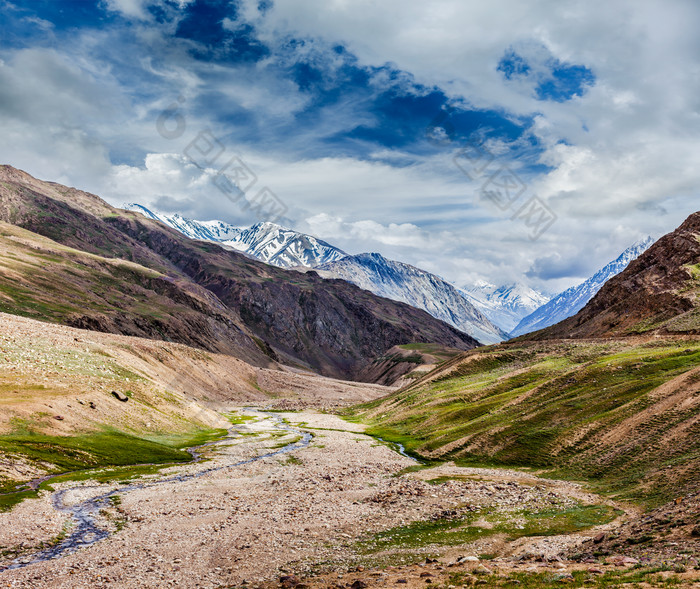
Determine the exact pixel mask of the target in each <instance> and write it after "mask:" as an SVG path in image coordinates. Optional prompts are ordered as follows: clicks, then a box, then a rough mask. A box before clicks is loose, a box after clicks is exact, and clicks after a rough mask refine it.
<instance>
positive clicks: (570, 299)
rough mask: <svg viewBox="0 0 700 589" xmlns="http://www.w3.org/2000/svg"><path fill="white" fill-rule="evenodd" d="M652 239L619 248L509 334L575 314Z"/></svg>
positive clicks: (514, 334)
mask: <svg viewBox="0 0 700 589" xmlns="http://www.w3.org/2000/svg"><path fill="white" fill-rule="evenodd" d="M654 242H655V240H654V239H653V238H652V237H646V238H644V239H642V240H640V241H638V242H636V243H634V244H633V245H631V246H630V247H628V248H627V249H626V250H625V251H624V252H622V254H620V256H619V257H618V258H617V259H615V260H613V261H612V262H610V263H609V264H607V265H606V266H605V267H604V268H601V269H600V270H598V272H596V273H595V274H594V275H593V276H591V278H589V279H588V280H586V281H585V282H582V283H581V284H579V285H577V286H572V287H571V288H569V289H567V290H565V291H564V292H562V293H561V294H559V295H557V296H556V297H554V298H553V299H552V300H551V301H549V302H548V303H547V304H545V305H543V306H542V307H540V308H539V309H537V310H535V311H534V312H533V313H532V314H531V315H528V316H527V317H525V318H523V320H522V321H521V322H520V323H519V324H518V325H517V326H516V327H515V328H514V329H513V331H512V332H511V335H512V336H513V337H515V336H519V335H524V334H526V333H530V332H533V331H537V330H540V329H544V328H545V327H549V326H550V325H554V324H555V323H559V322H560V321H563V320H564V319H567V318H569V317H571V316H573V315H575V314H576V313H578V312H579V311H580V310H581V309H583V307H585V306H586V304H587V303H588V301H590V300H591V299H592V298H593V297H594V296H595V295H596V294H598V291H599V290H600V289H601V288H603V285H604V284H605V283H606V282H607V281H608V280H610V279H611V278H612V277H613V276H617V275H618V274H619V273H620V272H622V271H623V270H624V269H625V268H627V266H629V264H630V262H632V261H633V260H636V259H637V258H638V257H639V256H641V255H642V254H643V253H644V252H645V251H647V250H648V249H649V248H650V247H651V246H652V245H653V244H654Z"/></svg>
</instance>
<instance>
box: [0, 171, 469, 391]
mask: <svg viewBox="0 0 700 589" xmlns="http://www.w3.org/2000/svg"><path fill="white" fill-rule="evenodd" d="M0 180H2V182H1V183H0V220H1V221H5V222H7V223H9V224H11V225H13V226H18V227H20V228H22V229H24V230H27V231H29V232H31V233H34V234H38V235H40V236H42V237H43V238H48V239H49V240H52V241H53V242H55V243H56V244H58V245H60V246H63V247H69V248H72V249H74V250H79V252H80V253H81V254H89V255H93V256H100V257H101V258H104V259H123V260H126V261H128V262H129V263H133V264H137V265H139V266H141V267H143V268H146V269H147V271H148V272H157V273H159V274H160V275H162V278H158V279H157V280H156V281H155V282H153V284H155V285H156V286H157V287H158V288H159V289H168V288H169V289H171V291H168V292H170V294H169V296H168V297H167V300H166V301H165V303H164V304H165V305H166V306H165V307H164V308H163V310H162V312H161V313H160V314H159V316H153V314H152V313H151V312H150V309H149V308H148V306H146V308H145V310H143V309H144V308H143V304H144V302H145V303H146V304H147V301H148V299H149V297H150V296H151V295H150V294H149V291H148V288H145V290H144V287H148V286H149V285H150V284H151V283H146V282H143V285H142V284H141V282H142V280H141V279H138V280H135V284H134V285H133V286H134V288H136V292H135V294H133V295H130V298H129V296H127V297H126V298H124V296H123V293H122V292H121V290H122V289H121V288H119V287H117V288H115V287H114V286H112V287H110V288H106V287H105V286H104V280H105V276H104V273H103V272H102V271H101V270H100V271H99V272H89V273H83V278H84V280H85V281H86V283H85V285H84V287H83V290H84V291H85V292H88V291H89V292H96V291H100V292H102V293H104V296H106V297H111V298H110V301H111V302H110V303H109V305H107V306H105V305H104V304H103V303H102V302H100V301H93V302H90V303H89V304H87V306H85V308H84V309H81V311H82V316H83V318H82V319H79V318H77V319H76V320H75V321H74V323H73V325H79V326H82V327H88V328H90V329H97V330H116V331H117V332H118V333H125V334H129V335H140V336H144V335H145V336H147V337H150V338H154V339H165V338H167V337H169V336H168V333H171V334H174V335H176V336H177V337H178V338H179V337H184V335H183V334H182V333H180V332H177V330H176V331H172V329H171V331H170V332H168V331H163V329H164V327H165V326H166V325H168V324H170V323H172V322H174V321H175V322H176V321H177V320H178V319H177V317H176V316H173V315H172V314H171V313H168V305H177V304H181V302H182V301H189V303H187V304H188V305H189V307H188V308H190V309H191V311H189V312H191V313H193V314H194V316H196V317H198V318H199V319H198V320H203V319H204V317H203V315H202V314H206V313H205V312H204V310H203V307H201V305H204V304H205V303H204V302H203V301H207V300H209V301H210V302H209V303H207V304H209V305H210V306H211V305H215V306H216V305H218V306H219V308H220V309H221V313H220V315H221V316H222V319H221V320H220V321H218V322H215V324H214V325H212V326H211V330H210V332H209V333H210V335H211V337H212V338H213V339H212V341H211V342H210V343H211V345H214V344H216V343H217V342H219V343H221V344H222V345H223V343H225V342H226V341H228V339H227V338H229V335H230V334H234V333H235V334H240V337H241V338H242V340H241V341H242V342H243V343H244V346H245V348H246V349H247V350H248V352H249V353H250V354H252V355H254V356H255V357H257V358H258V359H259V361H261V362H270V361H271V360H277V359H282V360H283V361H284V362H286V363H291V364H296V365H298V366H301V367H305V368H310V369H313V370H315V371H317V372H319V373H321V374H324V375H328V376H335V377H344V378H353V377H354V375H355V374H357V373H359V372H360V370H361V369H362V367H364V366H365V365H368V364H369V363H371V361H372V360H373V359H374V358H375V357H378V356H380V355H382V354H383V353H384V352H385V351H386V350H388V349H390V348H391V347H393V346H395V345H403V344H407V343H412V342H421V341H422V342H425V343H440V344H442V345H446V346H448V347H453V348H457V349H470V348H473V347H475V346H477V345H479V344H478V342H477V341H476V340H474V339H473V338H470V337H469V336H467V335H466V334H463V333H461V332H460V331H458V330H457V329H455V328H453V327H452V326H449V325H447V324H446V323H443V322H440V321H438V320H437V319H434V318H433V317H431V316H430V315H429V314H427V313H425V312H424V311H420V310H417V309H414V308H412V307H410V306H408V305H405V304H403V303H397V302H394V301H390V300H388V299H384V298H381V297H376V296H375V295H373V294H372V293H369V292H367V291H363V290H362V289H359V288H357V287H355V286H354V285H351V284H349V283H346V282H344V281H335V280H331V281H323V280H322V279H321V278H320V277H318V276H314V275H311V274H309V275H304V274H301V273H298V272H292V271H288V270H283V269H280V268H276V267H275V266H271V265H268V264H264V263H263V262H259V261H256V260H252V259H250V258H249V257H246V256H244V255H243V254H241V253H237V252H234V251H231V250H226V249H224V248H223V247H221V246H219V245H217V244H214V243H210V242H205V241H194V240H191V239H189V238H187V237H185V236H184V235H182V234H181V233H180V232H177V231H175V230H173V229H171V228H169V227H168V226H166V225H163V224H162V223H160V222H158V221H154V220H152V219H148V218H146V217H145V216H143V215H142V214H137V213H134V212H129V211H123V210H120V209H116V208H114V207H112V206H110V205H109V204H107V203H106V202H105V201H103V200H102V199H100V198H99V197H97V196H96V195H93V194H90V193H87V192H83V191H80V190H77V189H75V188H69V187H65V186H61V185H59V184H54V183H47V182H43V181H41V180H37V179H36V178H33V177H31V176H30V175H29V174H27V173H25V172H21V171H19V170H16V169H14V168H12V167H11V166H2V167H0ZM8 239H9V237H8ZM27 239H30V238H29V237H28V238H27ZM59 253H60V252H59ZM62 255H63V254H61V256H62ZM56 263H57V264H60V265H61V269H59V270H60V271H61V272H64V271H65V272H68V271H70V272H75V270H74V269H73V268H72V267H71V263H72V262H70V261H65V262H64V261H63V259H62V258H61V259H59V260H58V261H57V262H56ZM48 267H49V269H51V268H53V267H52V266H51V265H49V266H48ZM64 268H65V270H64ZM20 270H21V272H22V273H21V277H22V279H23V280H27V281H28V280H29V279H30V278H31V277H32V274H33V271H32V270H30V269H26V270H25V268H24V267H22V268H21V269H20ZM59 270H56V272H58V271H59ZM15 272H16V270H15ZM10 276H11V275H10V274H9V273H7V274H5V275H3V276H0V283H1V284H2V285H3V287H4V289H5V292H6V296H7V297H9V299H10V301H13V303H12V304H14V305H19V306H22V305H21V304H20V302H18V301H19V299H17V297H20V295H21V297H24V299H22V300H24V301H25V303H23V304H25V306H26V303H27V301H30V302H33V301H37V300H38V299H39V298H41V297H44V298H45V294H44V293H45V292H46V288H54V291H53V292H54V295H53V297H54V299H56V300H58V301H59V302H60V300H61V296H62V295H63V293H62V292H61V291H60V288H61V286H60V285H61V284H65V283H66V280H63V279H60V280H59V279H56V278H55V276H54V275H52V274H51V273H49V274H48V275H47V276H45V277H44V278H43V279H42V286H41V287H39V286H38V285H36V284H28V289H27V292H23V293H19V294H18V293H13V292H12V288H13V286H12V284H13V281H16V277H12V278H11V277H10ZM144 280H145V279H144ZM45 285H46V286H45ZM127 285H128V283H127ZM179 285H180V286H179ZM30 287H31V288H30ZM129 288H131V285H129ZM55 289H58V290H55ZM186 290H191V291H192V292H194V293H197V297H196V298H193V297H192V296H188V295H187V294H186V292H185V291H186ZM163 292H166V291H163ZM127 294H128V293H127ZM75 296H79V293H77V294H76V295H75ZM144 297H145V298H144ZM140 301H143V302H140ZM178 301H180V302H178ZM32 304H34V303H32ZM42 304H43V303H42ZM120 306H121V308H120ZM44 307H46V305H45V304H44ZM198 307H199V308H198ZM207 308H209V307H207ZM138 309H142V310H143V313H146V315H144V318H143V320H140V321H139V323H138V329H139V330H140V331H139V332H138V333H131V332H128V331H123V330H125V329H127V327H128V326H124V325H121V324H120V322H119V318H120V317H124V316H126V317H132V316H135V315H133V314H134V313H135V312H136V311H137V310H138ZM44 311H45V313H46V316H44V317H42V318H43V319H44V320H52V321H54V322H58V323H61V322H65V317H64V316H63V315H62V314H61V313H60V312H59V310H57V309H55V308H52V307H46V308H45V309H44ZM140 312H141V311H140ZM207 313H208V311H207ZM207 321H208V320H207ZM189 329H192V330H195V331H196V329H195V327H194V326H191V327H190V328H189ZM120 330H121V331H120ZM229 332H230V334H229ZM178 333H180V335H178ZM191 335H193V334H191ZM176 341H177V340H176ZM188 343H195V344H197V342H188ZM199 345H201V342H200V343H199ZM217 345H218V344H217Z"/></svg>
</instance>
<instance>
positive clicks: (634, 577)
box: [433, 567, 685, 589]
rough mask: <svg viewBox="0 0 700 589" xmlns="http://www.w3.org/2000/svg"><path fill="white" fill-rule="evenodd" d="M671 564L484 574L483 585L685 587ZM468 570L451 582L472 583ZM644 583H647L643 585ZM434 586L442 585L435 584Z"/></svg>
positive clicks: (512, 587) (458, 584) (543, 588)
mask: <svg viewBox="0 0 700 589" xmlns="http://www.w3.org/2000/svg"><path fill="white" fill-rule="evenodd" d="M667 571H669V568H668V567H654V568H638V569H632V570H621V571H606V572H605V573H604V574H602V575H592V574H590V573H589V572H587V571H574V572H573V573H572V574H571V575H569V574H568V573H555V572H544V573H530V572H522V573H521V572H513V573H510V574H509V575H507V576H491V575H489V576H482V578H483V579H484V581H483V582H484V583H485V584H484V585H483V586H484V587H493V588H503V589H515V588H516V587H517V588H518V589H554V588H557V587H562V586H566V587H630V588H633V589H636V588H641V587H642V586H644V587H683V586H685V585H684V583H685V582H684V581H683V580H682V579H681V578H679V577H678V576H676V575H669V574H668V572H667ZM470 577H471V575H470V574H469V573H467V572H459V573H452V574H450V576H449V585H452V586H455V587H462V586H464V585H466V584H472V583H473V581H470V580H469V579H470ZM641 583H644V584H645V585H641ZM433 586H434V587H440V588H441V589H442V587H443V586H440V585H433Z"/></svg>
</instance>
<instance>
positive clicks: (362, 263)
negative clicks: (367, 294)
mask: <svg viewBox="0 0 700 589" xmlns="http://www.w3.org/2000/svg"><path fill="white" fill-rule="evenodd" d="M316 271H317V272H318V273H319V274H321V275H322V276H332V277H335V278H341V279H343V280H347V281H348V282H351V283H353V284H356V285H357V286H359V287H360V288H363V289H365V290H369V291H371V292H373V293H374V294H377V295H379V296H382V297H386V298H388V299H392V300H395V301H402V302H404V303H408V304H409V305H411V306H413V307H416V308H418V309H423V310H425V311H427V312H428V313H430V314H431V315H432V316H433V317H436V318H438V319H441V320H442V321H445V322H447V323H449V324H450V325H453V326H455V327H456V328H457V329H459V330H461V331H463V332H464V333H468V334H469V335H470V336H472V337H473V338H476V339H477V340H479V341H480V342H482V343H484V344H494V343H498V342H501V341H503V340H504V339H506V338H507V335H506V334H505V333H504V332H503V331H502V330H501V329H499V328H498V327H496V326H495V325H494V324H493V323H491V321H489V320H488V319H487V318H486V317H485V316H484V315H483V314H482V313H481V312H480V311H479V310H477V309H476V308H475V307H474V306H473V305H472V304H471V303H470V302H469V301H467V300H466V299H465V298H464V297H463V296H462V295H461V294H460V293H459V291H458V290H457V289H456V288H455V287H454V286H452V285H451V284H450V283H449V282H446V281H445V280H443V279H442V278H440V277H439V276H435V274H431V273H430V272H426V271H425V270H421V269H420V268H416V267H415V266H411V265H409V264H404V263H403V262H395V261H393V260H387V259H386V258H384V257H383V256H382V255H380V254H377V253H372V254H359V255H356V256H347V257H345V258H343V259H342V260H338V261H336V262H329V263H327V264H322V265H321V266H318V267H317V268H316Z"/></svg>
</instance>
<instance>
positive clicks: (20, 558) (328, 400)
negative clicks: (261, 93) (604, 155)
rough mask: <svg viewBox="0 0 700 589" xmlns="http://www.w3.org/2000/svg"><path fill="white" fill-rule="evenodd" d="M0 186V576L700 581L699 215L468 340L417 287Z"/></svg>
mask: <svg viewBox="0 0 700 589" xmlns="http://www.w3.org/2000/svg"><path fill="white" fill-rule="evenodd" d="M0 177H2V178H4V180H3V182H2V183H0V245H1V246H2V249H1V250H0V311H2V312H0V406H1V407H2V412H0V585H2V584H4V583H6V584H7V585H9V586H12V587H26V588H32V589H33V588H47V589H48V588H53V587H64V588H66V589H68V588H73V587H88V586H89V587H107V586H116V587H134V586H139V587H153V588H156V587H167V586H173V587H192V588H196V587H216V588H232V587H256V588H261V589H262V588H268V587H269V588H272V587H278V586H282V587H286V588H292V587H297V588H298V589H304V588H305V587H306V588H308V587H313V588H321V587H323V588H327V587H342V588H347V587H350V588H353V589H364V588H366V587H375V586H377V587H379V586H395V585H396V586H397V585H406V586H408V587H419V586H420V587H423V586H426V585H428V584H430V585H434V586H437V587H444V588H445V589H447V588H449V587H458V586H470V585H485V586H492V587H512V586H516V585H522V586H526V587H528V586H529V587H550V586H552V587H554V586H559V585H560V584H561V583H567V584H571V585H573V586H600V587H608V586H616V585H620V586H625V585H629V584H631V583H641V584H642V585H640V586H644V587H663V586H667V585H668V586H671V585H674V584H675V585H681V586H689V587H691V586H696V585H700V560H699V559H700V528H698V516H700V497H699V496H698V494H697V489H698V487H699V486H700V442H699V440H700V436H699V435H698V434H699V433H700V429H699V427H700V396H699V395H698V391H699V388H698V386H699V385H700V333H699V332H698V329H697V321H696V318H697V301H698V298H697V292H698V289H697V279H698V277H697V271H696V270H697V264H698V255H699V253H700V250H699V249H698V243H700V241H698V235H700V228H699V227H700V226H699V225H698V218H699V217H698V214H695V215H692V216H691V217H690V218H689V219H688V220H687V221H686V222H685V223H684V224H683V225H681V226H680V227H679V228H678V229H677V230H676V231H675V232H673V233H672V234H669V235H667V236H665V237H663V238H661V239H660V240H659V241H658V242H656V243H654V244H653V245H652V244H651V242H650V241H646V242H644V243H643V244H641V245H640V246H639V248H638V249H639V251H638V252H637V251H634V252H632V253H627V254H625V255H623V256H622V258H620V259H619V260H618V261H617V262H616V264H614V265H613V266H614V268H613V269H608V270H605V272H603V274H605V278H604V279H602V278H601V279H600V280H598V281H597V282H595V281H594V282H595V284H594V285H593V287H591V288H588V287H586V288H585V289H584V290H585V291H586V293H588V294H590V296H592V297H593V298H592V300H590V301H589V302H587V303H585V304H584V306H583V308H582V309H581V310H580V311H578V312H577V313H576V314H575V315H572V316H570V317H568V318H566V319H564V321H562V322H560V323H559V324H557V325H554V326H549V327H546V328H545V329H543V330H540V331H538V332H535V333H531V334H526V335H523V336H520V337H518V338H515V339H511V340H508V341H504V342H501V343H493V344H492V345H483V343H482V342H480V341H478V340H477V339H474V338H473V337H471V336H470V335H468V334H467V333H466V330H467V328H466V327H464V326H465V325H466V323H464V321H467V319H469V320H470V321H476V322H477V323H479V324H481V325H483V326H486V327H487V328H488V329H487V331H488V333H490V334H492V335H493V334H498V337H494V338H493V339H492V340H488V341H494V342H500V340H501V339H503V338H505V337H506V334H505V332H502V331H500V330H499V328H497V327H495V326H494V325H493V324H491V323H490V322H489V320H488V319H487V318H486V315H485V314H484V315H482V314H481V312H480V311H478V310H476V307H472V306H471V304H470V303H468V301H467V300H466V299H464V298H463V297H462V295H461V294H460V293H459V291H458V290H457V289H456V288H454V287H452V286H451V285H449V284H448V283H446V282H444V281H442V280H441V279H438V278H437V277H436V276H434V275H431V274H429V273H426V272H424V271H422V270H419V269H418V268H415V267H413V266H410V265H407V264H401V263H397V262H393V261H391V260H387V259H384V258H383V257H382V256H380V255H378V254H376V255H375V254H368V255H365V254H361V255H358V256H347V255H346V254H344V252H339V250H335V249H332V248H331V246H328V244H325V242H318V241H317V242H313V243H312V242H308V243H307V242H306V241H304V239H305V237H304V236H301V237H300V236H299V234H296V233H293V232H292V233H289V232H281V233H280V231H281V229H279V228H278V227H277V226H264V225H261V226H258V227H257V229H256V230H255V231H252V232H250V233H245V234H243V233H242V234H241V235H243V237H242V238H241V239H242V240H243V241H242V242H241V243H243V242H246V240H248V237H250V239H251V242H250V244H253V243H254V244H255V247H256V248H258V249H259V250H260V251H259V252H258V255H260V256H263V254H264V255H268V254H270V255H271V252H273V251H278V250H277V249H276V248H277V246H279V245H280V243H281V242H282V241H284V243H285V244H286V245H288V246H289V248H288V250H284V251H287V254H285V255H289V256H292V258H293V259H294V260H301V259H304V260H309V259H311V258H310V257H309V256H311V257H313V256H312V255H311V254H310V253H309V251H308V248H306V245H309V247H310V248H311V250H314V251H317V250H318V251H321V250H319V249H318V248H321V249H322V250H323V248H326V247H329V248H331V249H329V250H323V251H324V252H325V253H324V254H323V255H326V254H327V255H328V256H331V258H330V261H327V262H326V263H324V264H322V265H321V266H319V268H318V272H317V271H316V270H314V269H312V268H310V267H305V268H303V269H301V270H302V271H298V270H299V269H293V268H285V267H281V266H284V264H286V263H287V262H286V261H285V260H287V258H285V257H284V256H281V257H280V256H278V257H277V258H275V259H276V260H277V263H278V264H279V265H280V266H275V265H271V264H268V263H265V262H263V261H260V260H259V259H254V256H252V255H251V254H249V253H248V252H245V253H239V252H237V251H231V249H227V248H226V247H224V245H225V244H223V242H222V243H218V241H217V239H214V237H217V236H218V238H222V237H225V236H226V235H228V234H227V232H229V233H230V231H232V229H231V228H226V227H224V226H223V225H220V224H217V222H211V223H209V224H208V225H207V224H200V226H199V227H198V229H197V231H200V233H201V232H204V231H205V229H206V231H209V232H210V234H211V235H210V237H208V238H207V239H206V240H201V239H199V237H201V236H202V235H204V233H202V234H201V235H200V234H199V233H198V234H197V236H196V237H198V239H196V240H195V239H190V238H188V237H186V236H185V235H183V234H182V233H181V232H180V229H181V228H180V229H178V231H175V230H174V229H173V228H171V227H169V226H167V225H164V224H163V223H161V222H160V220H159V219H158V218H152V217H148V218H147V217H144V216H143V215H142V214H141V213H140V212H139V213H137V212H132V211H124V210H120V209H116V208H114V207H111V206H110V205H108V204H107V203H106V202H105V201H103V200H101V199H100V198H99V197H97V196H95V195H92V194H89V193H86V192H82V191H79V190H76V189H72V188H67V187H63V186H60V185H57V184H53V183H47V182H43V181H40V180H37V179H35V178H32V177H31V176H29V175H28V174H26V173H24V172H21V171H19V170H15V169H13V168H10V167H8V166H5V167H2V168H0ZM184 221H185V220H184V219H183V218H181V217H173V218H172V219H169V222H171V223H174V224H176V223H175V222H177V223H184ZM268 230H271V231H272V232H273V234H274V235H276V236H277V237H273V238H270V240H268ZM224 234H226V235H224ZM228 236H229V237H230V235H228ZM253 237H255V239H253ZM307 237H308V236H307ZM246 243H247V242H246ZM305 244H306V245H305ZM239 245H240V244H239ZM273 246H274V247H273ZM285 247H286V246H285ZM283 249H284V248H283ZM280 251H281V250H280ZM336 256H339V257H337V259H336ZM292 258H289V259H290V260H291V259H292ZM270 260H272V258H270ZM287 261H288V260H287ZM290 263H295V262H290ZM339 269H343V272H346V273H348V274H347V276H345V277H346V278H347V280H341V279H339V278H338V276H339V275H340V274H342V273H341V272H340V270H339ZM353 282H355V283H356V284H353ZM357 284H359V285H360V286H357ZM592 284H593V283H592ZM380 286H381V288H379V287H380ZM360 287H362V288H360ZM370 287H371V288H370ZM488 289H490V286H489V287H488V288H487V289H486V290H483V289H482V290H483V292H482V293H481V294H479V293H476V294H473V297H475V298H474V300H475V301H476V302H477V303H479V304H481V305H482V306H483V308H484V309H487V310H488V312H489V313H492V314H495V315H494V316H502V315H503V314H504V313H506V314H509V315H508V316H509V317H510V319H509V320H510V321H511V323H512V322H513V321H515V318H516V317H517V316H521V315H524V313H525V312H526V310H527V308H529V307H532V306H533V305H535V304H536V303H535V302H534V301H536V300H540V301H541V302H544V300H545V299H546V297H545V298H542V297H541V296H540V295H538V293H536V292H535V291H532V290H527V289H525V288H521V287H517V286H513V287H512V288H506V289H495V290H493V292H490V291H489V290H488ZM373 290H374V291H376V292H372V291H373ZM487 291H488V292H487ZM593 291H595V292H593ZM401 292H404V294H405V293H413V294H411V295H410V296H408V297H407V298H405V301H406V302H408V301H410V302H415V301H416V300H418V299H421V300H423V302H422V303H421V304H420V305H418V306H421V307H422V309H418V308H415V307H413V306H410V305H409V304H406V302H399V301H396V300H392V299H391V298H383V296H379V295H380V294H387V295H390V296H391V297H392V298H402V297H404V295H403V294H401ZM577 292H578V291H577ZM484 293H486V294H484ZM596 293H597V294H596ZM584 294H585V293H584ZM588 294H587V295H586V296H588ZM594 294H595V296H593V295H594ZM477 295H478V296H482V295H483V296H484V297H486V298H483V300H481V299H479V300H477V299H478V296H477ZM488 297H491V298H488ZM574 298H576V300H577V301H582V300H584V299H585V296H584V297H583V298H580V297H578V295H576V297H574ZM553 300H554V301H555V302H556V301H557V299H556V298H555V299H553ZM436 301H437V302H439V303H440V304H436ZM548 304H549V303H544V305H543V306H542V307H540V308H544V307H546V305H548ZM557 305H558V303H557ZM557 305H555V306H557ZM445 308H447V309H452V311H453V312H452V314H451V315H449V316H447V315H442V313H443V310H444V309H445ZM557 308H558V307H557ZM426 309H428V310H430V313H429V312H426ZM572 312H573V311H572ZM441 317H442V318H444V319H445V321H443V320H441ZM460 317H461V319H459V318H460ZM448 319H449V321H450V322H451V323H452V325H450V324H448V322H446V321H447V320H448ZM460 322H461V323H460ZM455 324H459V325H461V326H462V327H464V329H465V330H464V331H462V330H460V329H458V328H456V327H455ZM474 325H475V324H473V325H471V327H469V329H470V330H472V331H473V332H474V333H477V334H478V333H480V332H479V331H478V329H477V331H474V329H476V328H475V327H474ZM484 333H485V332H484ZM428 581H429V582H430V583H428Z"/></svg>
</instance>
